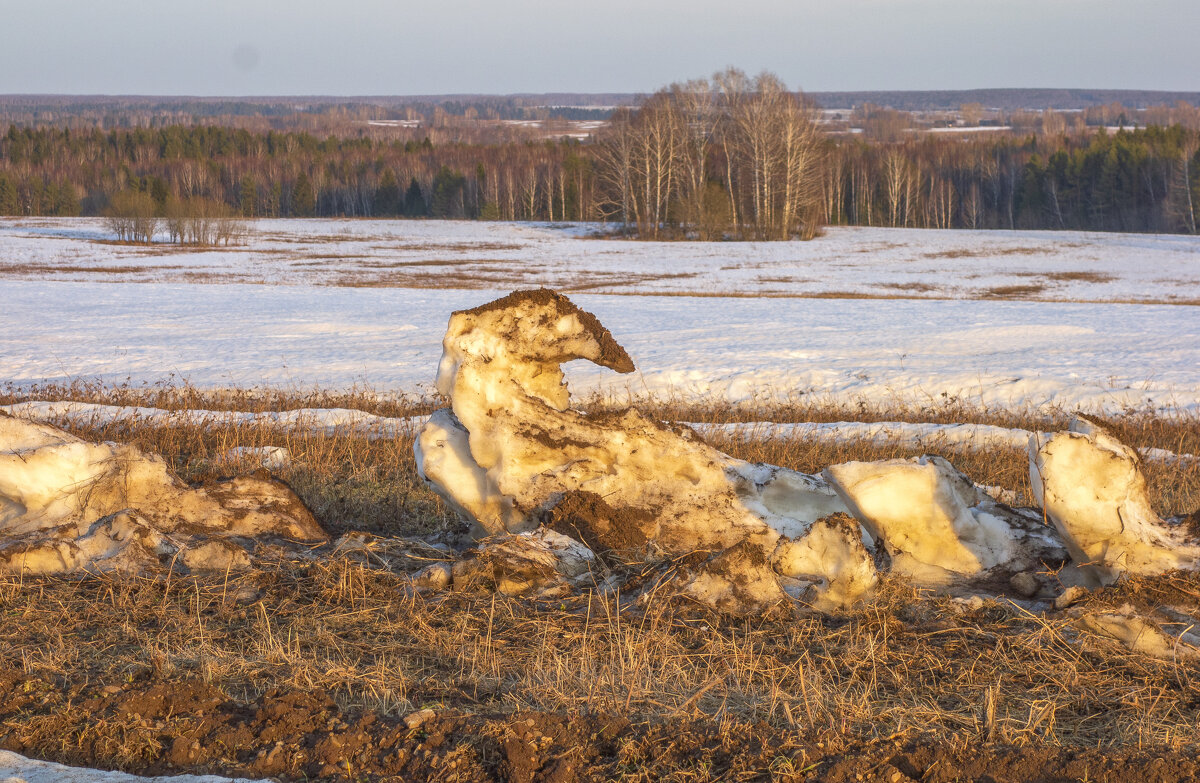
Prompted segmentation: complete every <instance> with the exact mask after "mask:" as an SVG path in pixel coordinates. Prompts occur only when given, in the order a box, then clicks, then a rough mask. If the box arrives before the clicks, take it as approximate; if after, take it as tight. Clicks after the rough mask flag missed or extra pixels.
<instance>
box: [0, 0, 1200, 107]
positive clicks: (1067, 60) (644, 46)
mask: <svg viewBox="0 0 1200 783" xmlns="http://www.w3.org/2000/svg"><path fill="white" fill-rule="evenodd" d="M1198 33H1200V0H722V1H721V2H718V1H717V0H591V1H590V2H578V1H577V0H485V1H480V0H421V1H420V2H413V1H412V0H390V1H389V0H273V1H272V2H265V1H264V0H188V1H187V2H182V1H181V0H19V1H18V0H0V93H81V94H92V93H108V94H133V93H137V94H166V95H284V94H288V95H413V94H442V93H515V92H639V91H651V90H654V89H656V88H658V87H660V86H663V85H665V84H667V83H669V82H671V81H677V80H683V79H687V78H692V77H697V76H707V75H709V74H711V73H712V72H713V71H716V70H718V69H721V68H724V67H725V66H727V65H734V66H736V67H739V68H741V69H743V70H745V71H748V72H751V73H756V72H758V71H760V70H763V69H767V70H771V71H774V72H775V73H777V74H778V75H779V76H780V77H782V78H783V80H784V81H785V82H787V84H788V85H790V86H792V87H798V88H801V89H805V90H813V91H817V90H904V89H908V90H925V89H967V88H974V87H1093V88H1130V89H1157V90H1200V39H1198V38H1197V35H1198Z"/></svg>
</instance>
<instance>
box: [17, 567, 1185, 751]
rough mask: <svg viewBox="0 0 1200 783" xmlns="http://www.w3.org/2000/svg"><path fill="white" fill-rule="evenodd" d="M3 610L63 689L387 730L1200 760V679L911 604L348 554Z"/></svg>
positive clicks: (1007, 616)
mask: <svg viewBox="0 0 1200 783" xmlns="http://www.w3.org/2000/svg"><path fill="white" fill-rule="evenodd" d="M0 611H3V612H4V613H5V614H6V616H7V617H8V618H9V619H10V622H7V623H5V624H4V625H3V626H0V650H2V651H3V655H4V659H5V660H8V661H11V662H13V663H14V664H16V665H17V666H18V667H20V668H21V669H22V670H23V671H24V672H25V673H26V674H29V675H36V676H39V677H42V678H53V679H57V680H61V679H63V678H65V679H67V680H79V679H82V678H87V679H89V680H90V681H93V682H96V683H122V682H129V681H130V680H132V679H145V678H150V679H152V680H154V681H166V682H178V681H185V680H192V679H200V680H203V681H204V682H206V683H210V684H216V685H218V686H219V687H220V688H221V689H222V690H224V691H225V692H226V693H229V694H231V695H233V696H234V697H235V698H239V699H243V700H249V699H253V698H255V697H256V696H259V695H261V694H263V693H264V692H266V691H268V690H270V689H272V688H291V689H299V690H304V691H314V690H324V691H327V692H329V693H330V694H331V695H333V696H334V698H335V699H336V700H337V701H338V702H339V703H340V704H341V706H342V707H343V708H351V709H354V708H357V709H364V710H368V711H373V712H379V713H383V714H387V715H403V714H406V713H407V712H410V711H412V710H415V709H419V708H423V707H430V706H432V707H436V708H453V709H458V710H467V711H488V712H495V711H501V712H519V711H525V710H537V711H546V712H580V711H589V712H593V713H600V714H605V713H607V714H618V715H623V716H627V717H628V718H630V719H632V720H656V719H657V720H679V719H682V718H689V717H697V716H708V717H710V718H713V719H715V720H718V721H720V720H724V719H734V720H738V721H747V722H758V721H762V722H765V723H767V724H770V725H773V726H775V727H783V728H787V727H791V728H794V729H798V730H801V731H803V732H806V733H808V732H811V733H817V732H823V731H833V732H836V733H839V734H842V735H850V736H858V737H887V736H889V735H894V734H904V733H906V732H910V733H916V734H922V735H926V736H932V737H934V738H937V739H941V740H949V739H952V738H962V737H964V736H965V737H973V738H976V739H981V740H982V739H987V740H999V741H1003V742H1008V743H1013V744H1017V745H1021V744H1025V743H1031V742H1050V743H1061V744H1066V745H1076V746H1091V747H1096V746H1105V747H1112V746H1141V745H1151V746H1158V747H1167V748H1174V749H1180V748H1197V747H1200V702H1198V700H1197V698H1196V696H1197V690H1196V683H1197V679H1196V678H1197V675H1200V669H1197V668H1196V667H1195V666H1194V665H1182V664H1170V663H1163V662H1158V661H1154V660H1151V659H1147V658H1145V657H1143V656H1140V655H1136V654H1132V653H1125V652H1123V651H1122V649H1120V648H1118V647H1117V646H1116V645H1115V644H1107V643H1104V642H1099V641H1095V640H1089V643H1088V644H1080V639H1079V637H1078V636H1077V635H1076V634H1075V632H1074V631H1073V630H1072V629H1071V628H1070V626H1069V625H1068V624H1067V623H1066V622H1065V621H1058V620H1046V619H1043V618H1039V617H1035V616H1032V615H1029V614H1026V613H1023V612H1021V611H1020V610H1018V609H1016V608H1014V607H1013V606H1012V605H1010V604H1006V603H997V602H991V603H988V604H985V605H984V606H983V608H981V609H978V610H974V611H966V610H963V609H962V608H961V607H959V606H958V605H956V604H954V603H953V602H951V601H949V600H947V599H939V598H930V597H928V596H920V595H917V594H915V593H914V592H913V591H911V590H910V589H909V588H906V587H904V586H901V585H896V584H886V585H885V586H884V588H883V590H882V595H881V597H880V599H879V600H878V601H877V602H875V603H874V604H872V605H870V606H867V607H864V608H862V609H860V610H858V611H855V612H854V613H851V614H846V615H841V616H836V617H829V616H817V615H791V614H786V615H784V614H780V615H774V616H759V617H755V618H754V619H752V620H731V619H728V618H721V617H717V616H715V615H712V614H709V613H707V612H702V611H699V610H696V609H694V608H692V607H688V606H681V605H679V604H676V603H674V602H672V601H668V600H665V599H661V598H658V599H652V600H650V601H648V602H642V603H636V602H630V601H627V600H624V599H621V598H618V597H616V596H610V597H605V596H602V595H600V594H596V593H586V594H583V595H579V596H575V597H571V598H567V599H560V600H555V601H553V602H537V601H529V600H517V599H512V598H506V597H503V596H480V595H472V594H464V593H448V594H441V595H438V596H436V597H425V596H420V595H414V594H412V593H411V591H409V590H408V589H407V588H406V585H405V581H404V579H403V578H402V577H400V576H397V575H396V574H393V573H390V572H388V571H385V570H383V569H380V568H372V567H370V566H368V565H366V564H364V563H361V562H357V561H355V560H353V559H350V558H347V557H336V556H335V557H331V558H325V559H323V560H320V561H317V562H313V563H306V564H297V563H288V562H282V561H281V562H280V563H278V565H277V566H276V567H268V568H266V569H264V570H262V571H259V572H256V573H253V574H250V575H247V576H234V575H231V576H229V577H228V578H220V579H214V580H208V581H205V580H198V579H191V578H189V579H183V580H175V581H171V580H165V579H162V578H159V579H137V578H111V577H94V578H89V579H86V580H82V581H78V580H67V579H40V580H26V581H25V582H24V583H22V582H19V581H17V580H15V579H12V578H9V579H4V580H0ZM1093 644H1094V646H1093ZM31 722H32V720H31ZM24 728H25V729H26V731H27V732H36V731H37V726H36V725H30V726H27V727H24ZM51 739H53V738H51Z"/></svg>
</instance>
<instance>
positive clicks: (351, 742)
mask: <svg viewBox="0 0 1200 783" xmlns="http://www.w3.org/2000/svg"><path fill="white" fill-rule="evenodd" d="M0 705H3V706H0V748H3V749H6V750H13V751H16V752H18V753H24V754H26V755H30V756H35V757H39V758H45V759H50V760H54V761H59V762H62V763H67V764H73V765H90V766H96V767H101V768H121V769H124V770H127V771H133V772H138V773H144V774H173V773H179V772H207V773H221V774H227V775H242V776H250V777H266V776H272V777H275V778H277V779H279V780H281V781H293V780H331V781H334V780H338V781H340V780H369V781H373V780H406V781H492V780H495V781H506V782H509V783H535V782H536V783H569V781H595V780H613V779H628V780H779V781H792V780H795V781H807V780H820V781H830V783H842V782H843V781H845V782H846V783H849V782H850V781H854V782H855V783H857V781H886V783H903V782H904V781H917V780H919V781H930V782H931V783H938V782H939V781H945V782H946V783H949V782H950V781H988V782H989V783H1001V782H1002V781H1024V782H1026V783H1029V782H1032V781H1046V782H1047V783H1050V782H1053V783H1058V782H1059V781H1063V782H1065V781H1084V780H1087V781H1112V783H1120V782H1123V781H1130V782H1131V783H1149V782H1150V781H1156V782H1158V781H1161V782H1162V783H1172V782H1173V781H1188V780H1195V779H1197V777H1198V776H1200V761H1197V759H1196V758H1195V756H1194V755H1188V754H1181V753H1172V752H1162V753H1160V752H1155V751H1154V750H1152V749H1143V750H1117V751H1111V750H1097V749H1086V750H1084V749H1064V748H1061V747H1046V746H1025V747H1015V746H1011V745H1002V744H973V743H969V742H966V741H964V742H962V743H935V742H930V741H927V740H923V739H922V738H921V737H920V736H919V735H908V736H902V737H889V738H876V739H865V738H864V739H846V738H842V737H838V736H836V735H831V734H829V733H825V734H819V735H815V736H805V735H804V734H803V733H801V732H796V731H785V730H780V729H775V728H771V727H769V726H766V725H764V724H746V723H737V722H732V721H723V722H716V721H710V720H705V719H702V718H701V719H687V720H680V721H678V722H657V723H631V722H629V721H628V720H626V719H624V718H622V717H619V716H613V715H596V714H587V713H580V714H573V715H565V714H546V713H537V712H530V713H518V714H512V715H497V714H474V715H471V714H462V713H457V714H456V713H453V712H442V713H438V712H433V713H432V714H429V713H426V714H425V715H424V716H417V715H414V716H412V717H411V718H410V722H411V723H413V725H412V726H411V727H410V726H409V725H408V724H407V723H406V722H405V720H403V719H401V718H398V717H391V716H380V715H376V714H372V713H360V712H343V711H341V710H339V708H338V707H337V705H336V704H335V702H334V701H333V700H332V699H331V698H330V697H329V696H328V695H326V694H325V693H323V692H321V691H315V692H305V691H298V690H280V689H277V690H272V691H269V692H268V693H266V694H264V695H263V696H261V697H259V698H256V699H252V700H249V701H241V700H238V699H236V698H233V697H231V696H230V695H228V694H226V693H224V692H222V691H221V690H220V689H218V688H216V687H214V686H212V685H206V684H204V683H203V682H200V681H196V680H184V681H179V682H172V681H161V682H152V681H137V682H133V683H126V684H124V685H120V686H117V685H109V686H103V685H101V684H98V683H88V682H86V680H79V681H64V682H55V681H48V680H45V679H39V678H36V677H29V676H26V675H24V674H22V673H20V672H19V671H15V670H4V671H0ZM421 718H424V720H421ZM51 736H56V740H55V741H51V739H50V738H51Z"/></svg>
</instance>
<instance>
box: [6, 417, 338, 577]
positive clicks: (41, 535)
mask: <svg viewBox="0 0 1200 783" xmlns="http://www.w3.org/2000/svg"><path fill="white" fill-rule="evenodd" d="M268 536H269V537H275V538H279V539H286V540H293V541H310V542H316V541H324V540H325V539H326V538H327V535H326V533H325V531H324V530H322V529H321V527H320V525H318V524H317V522H316V520H315V519H313V516H312V514H311V513H309V511H308V509H307V508H306V507H305V506H304V503H303V502H301V500H300V499H299V498H298V497H296V495H295V493H293V492H292V491H291V489H289V488H288V487H287V486H286V485H285V484H283V483H281V482H279V481H275V480H272V479H268V478H259V477H248V476H243V477H238V478H234V479H230V480H228V481H221V482H212V483H209V484H206V485H204V486H201V487H194V488H193V487H189V486H187V485H186V484H184V483H183V482H181V481H180V480H179V479H177V478H175V477H174V476H172V475H171V474H170V473H169V471H168V470H167V465H166V462H165V461H164V460H163V459H162V458H161V457H159V456H157V455H153V454H145V453H143V452H141V451H140V450H139V449H137V448H136V447H134V446H132V445H129V444H117V443H89V442H87V441H85V440H83V439H81V438H77V437H75V436H74V435H71V434H69V433H67V432H64V431H62V430H60V429H57V428H55V427H51V426H49V425H46V424H38V423H33V422H29V421H24V420H21V419H17V418H13V417H10V416H6V415H0V571H7V572H21V573H30V574H53V573H70V572H75V571H87V572H99V571H112V570H118V571H137V570H140V569H142V568H144V567H145V566H147V565H151V564H160V563H162V564H173V565H174V566H175V567H177V568H185V569H191V570H227V569H237V568H244V567H246V566H248V565H249V563H250V558H249V554H248V548H249V546H250V544H251V543H252V542H253V541H254V540H256V539H259V538H262V537H268Z"/></svg>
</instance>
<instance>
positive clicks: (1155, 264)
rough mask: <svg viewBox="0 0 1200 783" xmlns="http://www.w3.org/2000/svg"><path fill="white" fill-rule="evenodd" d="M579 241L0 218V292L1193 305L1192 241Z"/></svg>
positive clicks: (501, 228)
mask: <svg viewBox="0 0 1200 783" xmlns="http://www.w3.org/2000/svg"><path fill="white" fill-rule="evenodd" d="M595 230H596V227H594V226H588V225H564V224H531V223H487V222H477V221H470V222H453V221H402V220H390V221H385V220H262V221H258V222H256V223H254V224H253V228H252V231H251V235H250V238H249V240H248V241H247V243H246V244H245V245H243V246H239V247H234V248H229V249H225V248H221V249H214V250H204V251H198V250H187V249H180V248H174V247H171V246H168V245H156V246H151V247H139V246H122V245H115V244H109V243H108V240H109V238H110V236H111V235H110V234H109V233H108V232H106V231H105V229H104V225H103V222H102V221H100V220H96V219H49V218H29V219H19V220H18V219H7V220H0V279H2V278H7V279H18V280H56V281H58V280H72V281H101V280H102V281H108V282H173V283H205V282H208V283H267V284H284V285H320V286H372V287H378V286H382V287H401V288H448V287H453V288H476V289H478V288H486V289H508V290H511V289H514V288H523V287H530V286H537V285H545V286H548V287H551V288H555V289H558V290H560V291H562V292H564V293H573V292H581V291H587V292H590V293H617V294H631V293H670V294H682V293H688V294H704V295H725V296H728V295H739V296H742V295H747V296H748V295H767V296H846V295H853V296H859V297H862V296H871V297H897V296H899V297H907V298H912V297H925V298H951V299H972V298H979V299H1034V300H1044V301H1138V302H1151V303H1159V302H1172V303H1185V302H1190V303H1193V304H1196V303H1200V264H1198V263H1197V258H1200V237H1183V236H1170V235H1148V234H1091V233H1080V232H1046V231H1040V232H1037V231H1016V232H1014V231H938V230H926V229H880V228H830V229H829V230H828V231H827V233H826V235H825V236H823V237H819V238H817V239H815V240H813V241H811V242H716V243H714V242H706V243H700V242H667V243H663V242H633V241H628V240H614V239H591V238H588V235H589V234H590V233H592V232H594V231H595Z"/></svg>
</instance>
